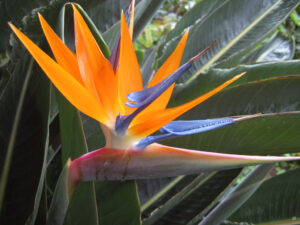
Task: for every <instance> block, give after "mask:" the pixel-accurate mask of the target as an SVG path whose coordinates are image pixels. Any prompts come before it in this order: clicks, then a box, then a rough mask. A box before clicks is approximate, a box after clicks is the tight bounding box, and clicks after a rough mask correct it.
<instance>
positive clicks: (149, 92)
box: [125, 41, 215, 108]
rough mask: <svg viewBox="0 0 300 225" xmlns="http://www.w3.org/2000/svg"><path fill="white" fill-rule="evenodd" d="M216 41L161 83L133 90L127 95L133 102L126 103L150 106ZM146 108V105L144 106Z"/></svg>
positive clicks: (135, 106) (131, 105)
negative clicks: (140, 89) (136, 90)
mask: <svg viewBox="0 0 300 225" xmlns="http://www.w3.org/2000/svg"><path fill="white" fill-rule="evenodd" d="M214 44H215V41H214V42H213V43H212V44H211V45H210V46H209V47H208V48H206V49H204V50H203V51H202V52H200V53H199V54H198V55H197V56H195V57H193V58H192V59H190V60H189V61H188V62H187V63H185V64H183V65H182V66H180V67H179V68H178V69H177V70H176V71H175V72H174V73H172V74H171V75H169V76H168V77H167V78H165V79H164V80H162V81H161V82H160V83H158V84H156V85H154V86H152V87H149V88H146V89H144V90H142V91H138V92H133V93H130V94H128V95H127V99H128V100H129V101H131V102H133V103H131V102H126V103H125V104H126V105H127V106H129V107H132V108H138V107H142V106H148V105H149V104H150V103H152V102H153V101H154V100H155V99H157V98H158V97H159V96H160V95H161V94H162V93H163V92H165V91H166V90H167V89H168V88H169V87H170V86H171V85H172V84H173V83H175V82H176V81H177V80H178V79H179V78H180V77H181V76H182V75H183V74H184V73H185V72H186V71H188V70H189V69H190V68H191V67H192V65H193V62H195V61H196V60H198V59H199V58H200V57H201V56H202V55H203V54H205V53H206V52H207V51H208V50H209V49H210V48H211V47H212V46H213V45H214ZM143 108H145V107H143Z"/></svg>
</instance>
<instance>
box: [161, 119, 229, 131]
mask: <svg viewBox="0 0 300 225" xmlns="http://www.w3.org/2000/svg"><path fill="white" fill-rule="evenodd" d="M233 123H234V120H233V119H232V118H223V119H214V120H190V121H184V120H178V121H172V122H170V123H168V124H167V125H165V126H164V127H162V128H161V129H160V130H159V131H160V132H161V133H164V134H166V133H169V134H174V135H190V134H196V133H201V132H206V131H210V130H214V129H218V128H221V127H224V126H228V125H231V124H233Z"/></svg>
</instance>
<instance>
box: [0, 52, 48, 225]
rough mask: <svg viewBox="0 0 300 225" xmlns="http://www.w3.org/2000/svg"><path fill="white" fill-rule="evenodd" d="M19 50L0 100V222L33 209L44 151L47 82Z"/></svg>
mask: <svg viewBox="0 0 300 225" xmlns="http://www.w3.org/2000/svg"><path fill="white" fill-rule="evenodd" d="M22 51H23V56H21V58H20V59H19V60H17V61H16V64H13V68H14V72H13V74H12V76H11V77H10V80H9V81H8V84H7V87H6V89H5V90H4V93H3V95H2V96H1V100H0V105H1V110H0V118H1V121H2V122H1V128H0V146H1V147H0V154H1V157H0V161H1V162H0V165H1V167H2V166H3V167H2V169H1V181H0V183H1V184H0V185H1V188H0V190H1V191H0V195H1V197H0V198H1V200H0V205H1V204H2V203H3V202H2V201H3V200H4V203H3V208H2V210H1V219H0V223H1V224H24V223H25V221H26V219H27V217H28V216H29V215H30V213H31V211H32V209H33V208H34V207H35V210H37V208H38V202H39V201H40V198H41V193H38V194H37V196H36V190H37V186H38V183H39V179H40V175H41V168H42V165H43V163H45V159H46V156H45V155H44V153H46V152H47V147H46V144H47V134H48V108H49V84H48V81H47V80H46V79H44V78H43V77H41V71H40V69H38V68H37V67H36V66H33V65H35V64H34V63H33V59H30V58H29V56H28V54H26V53H24V50H22ZM25 109H26V110H25ZM24 168H26V170H24ZM40 182H43V179H41V181H40ZM24 193H26V195H25V194H24ZM4 194H5V196H4ZM35 202H36V204H37V206H34V204H35ZM15 215H18V216H17V217H16V216H15ZM42 221H43V220H42Z"/></svg>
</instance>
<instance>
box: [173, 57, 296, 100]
mask: <svg viewBox="0 0 300 225" xmlns="http://www.w3.org/2000/svg"><path fill="white" fill-rule="evenodd" d="M299 70H300V61H299V60H291V61H282V62H265V63H256V64H250V65H239V66H237V67H232V68H228V69H220V68H212V69H210V70H208V71H206V72H205V73H203V74H201V75H200V76H198V77H197V78H196V79H195V80H193V82H191V83H185V84H179V85H177V86H176V88H175V90H174V94H173V96H172V97H174V99H171V105H175V104H176V105H179V104H183V103H185V102H186V101H188V100H192V99H194V98H196V97H198V96H200V95H201V94H204V93H206V92H208V91H210V90H212V89H213V88H215V87H217V86H218V85H220V84H222V83H224V82H226V81H227V80H229V79H231V78H232V77H234V76H235V75H237V74H240V73H242V72H246V74H245V75H244V76H243V77H241V78H240V79H238V80H237V81H235V82H234V83H233V84H231V87H233V86H237V85H247V83H249V82H255V81H259V80H265V79H268V78H273V77H278V76H280V77H284V76H294V75H299ZM229 87H230V86H229ZM208 101H209V100H208Z"/></svg>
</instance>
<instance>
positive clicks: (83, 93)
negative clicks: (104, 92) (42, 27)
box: [9, 24, 107, 123]
mask: <svg viewBox="0 0 300 225" xmlns="http://www.w3.org/2000/svg"><path fill="white" fill-rule="evenodd" d="M9 25H10V27H11V29H12V30H13V31H14V32H15V34H16V35H17V37H18V38H19V39H20V40H21V42H22V43H23V45H24V46H25V47H26V48H27V50H28V51H29V52H30V53H31V55H32V56H33V58H34V59H35V60H36V62H37V63H38V64H39V65H40V67H41V68H42V69H43V71H44V72H45V73H46V74H47V76H48V77H49V79H50V80H51V81H52V83H53V84H54V85H55V86H56V88H57V89H58V90H59V91H60V92H61V93H62V94H63V95H64V96H65V97H66V98H67V99H68V100H69V101H70V102H71V103H72V104H73V105H74V106H75V107H76V108H78V109H79V110H80V111H82V112H83V113H85V114H86V115H88V116H90V117H92V118H94V119H96V120H98V121H99V122H102V123H105V122H106V120H107V116H106V114H105V113H104V111H103V109H102V108H101V106H100V105H99V102H98V101H97V100H96V99H95V98H94V97H93V96H92V95H91V94H90V93H89V92H88V91H87V90H86V89H85V88H84V87H83V86H82V85H81V84H80V83H79V82H78V81H77V80H76V79H75V78H74V77H73V76H72V75H70V74H69V73H68V72H67V71H65V70H64V69H63V68H62V67H61V66H60V65H59V64H57V63H56V62H55V61H54V60H53V59H51V58H50V57H49V56H48V55H47V54H46V53H44V52H43V51H42V50H41V49H40V48H39V47H38V46H37V45H35V44H34V43H33V42H32V41H31V40H30V39H29V38H28V37H26V35H24V34H23V33H22V32H21V31H19V30H18V29H17V28H16V27H15V26H14V25H12V24H9Z"/></svg>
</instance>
